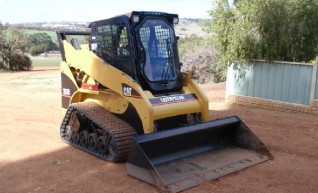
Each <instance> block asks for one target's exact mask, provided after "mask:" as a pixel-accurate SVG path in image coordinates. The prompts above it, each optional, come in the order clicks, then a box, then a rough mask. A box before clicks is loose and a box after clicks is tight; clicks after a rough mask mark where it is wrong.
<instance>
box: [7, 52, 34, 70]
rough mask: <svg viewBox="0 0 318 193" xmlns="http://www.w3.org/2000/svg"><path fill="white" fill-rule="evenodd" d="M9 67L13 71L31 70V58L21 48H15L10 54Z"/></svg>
mask: <svg viewBox="0 0 318 193" xmlns="http://www.w3.org/2000/svg"><path fill="white" fill-rule="evenodd" d="M9 69H10V70H11V71H22V70H31V69H32V62H31V59H30V58H29V57H28V56H26V55H24V54H23V52H22V51H21V50H14V51H13V52H12V54H11V55H10V59H9Z"/></svg>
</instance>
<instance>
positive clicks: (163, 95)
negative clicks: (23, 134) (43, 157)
mask: <svg viewBox="0 0 318 193" xmlns="http://www.w3.org/2000/svg"><path fill="white" fill-rule="evenodd" d="M178 20H179V18H178V15H176V14H168V13H161V12H132V13H130V14H126V15H121V16H117V17H113V18H110V19H105V20H100V21H95V22H92V23H91V24H90V26H89V28H90V29H89V31H87V32H75V31H58V32H57V36H58V40H59V44H60V49H61V53H62V62H61V77H62V89H61V92H62V108H63V111H64V113H65V117H64V119H63V121H62V124H61V129H60V135H61V138H62V140H63V141H64V142H66V143H68V144H71V145H73V146H75V147H77V148H79V149H82V150H84V151H86V152H88V153H91V154H93V155H95V156H97V157H99V158H101V159H104V160H107V161H111V162H120V161H126V160H127V172H128V174H130V175H132V176H134V177H136V178H138V179H141V180H143V181H146V182H148V183H150V184H153V185H155V186H157V187H158V188H159V189H160V190H163V191H170V192H179V191H182V190H185V189H188V188H191V187H193V186H197V185H199V184H200V183H202V181H204V180H211V179H215V178H219V177H221V176H224V175H226V174H229V173H232V172H235V171H237V170H241V169H243V168H246V167H249V166H252V165H255V164H258V163H261V162H264V161H266V160H269V159H271V158H272V155H271V154H270V152H269V151H268V149H267V148H266V147H265V145H264V144H263V143H262V142H261V141H260V140H259V139H258V138H257V137H256V136H255V135H254V134H253V133H252V132H251V130H250V129H249V128H248V127H247V126H246V125H245V124H244V123H243V122H242V121H241V120H240V119H239V118H238V117H228V118H224V119H219V120H215V121H209V109H208V99H207V97H206V96H205V95H204V93H203V92H202V91H201V89H200V88H199V87H198V86H197V85H196V84H195V83H194V81H193V80H192V79H191V77H192V73H193V71H190V72H187V73H182V72H181V66H182V64H181V63H180V61H179V57H178V48H177V40H178V37H177V36H176V35H175V31H174V25H175V24H177V23H178Z"/></svg>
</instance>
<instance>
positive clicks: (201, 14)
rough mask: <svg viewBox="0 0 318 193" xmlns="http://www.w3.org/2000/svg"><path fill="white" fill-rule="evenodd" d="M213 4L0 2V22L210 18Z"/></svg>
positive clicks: (191, 0) (166, 0) (192, 0)
mask: <svg viewBox="0 0 318 193" xmlns="http://www.w3.org/2000/svg"><path fill="white" fill-rule="evenodd" d="M213 2H214V0H49V1H46V0H0V22H1V23H2V24H4V23H7V22H8V23H11V24H14V23H26V22H51V21H76V22H90V21H95V20H101V19H106V18H108V17H112V16H115V15H120V14H123V13H128V12H131V11H161V12H168V13H176V14H179V17H180V18H203V19H208V18H210V16H209V14H208V11H209V10H211V9H212V5H213Z"/></svg>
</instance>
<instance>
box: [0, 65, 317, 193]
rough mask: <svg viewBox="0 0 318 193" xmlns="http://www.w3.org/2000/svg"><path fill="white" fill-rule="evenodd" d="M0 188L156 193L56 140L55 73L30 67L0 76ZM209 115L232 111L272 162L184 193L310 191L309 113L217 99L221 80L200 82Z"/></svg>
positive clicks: (313, 168)
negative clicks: (207, 103)
mask: <svg viewBox="0 0 318 193" xmlns="http://www.w3.org/2000/svg"><path fill="white" fill-rule="evenodd" d="M0 83H1V84H0V97H1V98H0V99H1V100H0V129H1V130H0V131H1V134H0V180H1V181H0V193H9V192H10V193H11V192H17V193H31V192H41V193H46V192H55V193H56V192H60V193H64V192H74V193H75V192H76V193H80V192H85V193H86V192H87V193H91V192H111V193H113V192H114V193H127V192H132V193H134V192H136V193H148V192H158V190H157V189H156V188H155V187H153V186H151V185H148V184H147V183H145V182H142V181H140V180H137V179H135V178H133V177H131V176H129V175H127V174H126V171H125V164H124V163H122V164H113V163H108V162H105V161H103V160H100V159H98V158H95V157H93V156H91V155H88V154H86V153H83V152H81V151H80V150H78V149H76V148H73V147H70V146H68V145H66V144H64V143H63V142H62V141H61V140H60V138H59V126H60V122H61V120H62V114H61V110H60V72H59V70H58V69H57V68H36V69H35V70H33V71H30V72H19V73H1V74H0ZM202 88H203V89H204V91H205V92H206V94H207V95H208V97H209V99H210V101H211V105H210V106H211V107H210V109H211V111H210V113H211V118H212V119H216V118H221V117H226V116H229V115H238V116H239V117H240V118H241V119H242V120H244V122H245V123H246V124H247V125H248V126H249V127H250V129H251V130H252V131H253V132H254V133H255V134H256V135H257V136H258V137H259V138H260V139H261V140H262V141H263V143H265V144H266V146H267V147H268V148H269V150H270V151H271V153H272V154H273V155H274V159H273V160H270V161H267V162H265V163H262V164H259V165H256V166H253V167H250V168H248V169H245V170H241V171H239V172H236V173H234V174H231V175H228V176H225V177H222V178H220V179H217V180H214V181H206V182H204V183H203V184H201V185H199V186H197V187H195V188H192V189H189V190H186V191H184V192H185V193H195V192H219V193H233V192H239V193H241V192H264V193H267V192H271V193H272V192H275V193H276V192H277V193H279V192H281V193H286V192H288V193H300V192H308V193H314V192H318V183H317V182H318V180H317V179H318V178H317V176H318V117H317V115H312V114H305V113H298V112H289V111H274V110H271V109H258V108H252V107H246V106H239V105H228V104H226V103H224V95H225V84H224V83H221V84H212V85H203V86H202Z"/></svg>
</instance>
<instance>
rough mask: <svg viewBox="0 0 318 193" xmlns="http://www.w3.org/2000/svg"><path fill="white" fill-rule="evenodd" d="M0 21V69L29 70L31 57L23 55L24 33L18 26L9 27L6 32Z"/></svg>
mask: <svg viewBox="0 0 318 193" xmlns="http://www.w3.org/2000/svg"><path fill="white" fill-rule="evenodd" d="M2 29H3V28H2V25H1V23H0V69H5V70H14V71H15V70H30V69H31V68H32V63H31V59H30V58H29V57H28V56H25V55H24V50H25V48H26V42H27V41H26V36H25V33H24V32H23V31H22V30H21V29H18V28H13V27H9V29H8V31H7V32H6V33H4V32H3V30H2Z"/></svg>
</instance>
